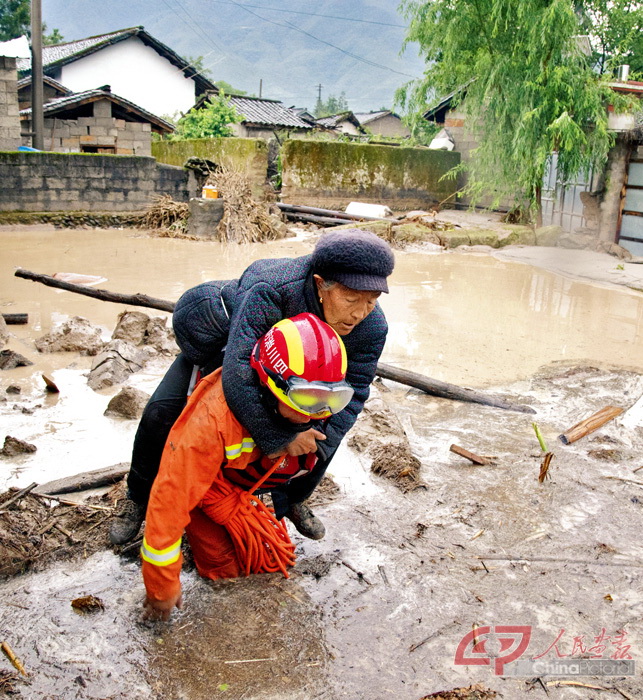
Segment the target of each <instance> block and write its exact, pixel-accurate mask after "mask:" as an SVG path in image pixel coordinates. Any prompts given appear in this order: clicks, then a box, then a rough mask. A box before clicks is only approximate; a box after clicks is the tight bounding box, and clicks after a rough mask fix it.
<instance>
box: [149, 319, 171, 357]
mask: <svg viewBox="0 0 643 700" xmlns="http://www.w3.org/2000/svg"><path fill="white" fill-rule="evenodd" d="M144 342H145V345H148V346H149V347H152V348H154V349H155V350H156V351H157V352H158V353H160V354H161V355H168V356H172V355H178V354H179V346H178V345H177V344H176V341H175V339H174V331H173V330H172V329H171V328H168V327H167V318H161V317H160V316H155V317H154V318H151V319H150V321H149V323H148V324H147V330H146V332H145V340H144Z"/></svg>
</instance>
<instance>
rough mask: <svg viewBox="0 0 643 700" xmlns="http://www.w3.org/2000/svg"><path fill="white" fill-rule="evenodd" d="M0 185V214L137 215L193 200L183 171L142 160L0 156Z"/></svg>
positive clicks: (193, 191)
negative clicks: (167, 201)
mask: <svg viewBox="0 0 643 700" xmlns="http://www.w3.org/2000/svg"><path fill="white" fill-rule="evenodd" d="M0 182H2V187H0V211H27V212H32V211H43V212H50V211H94V212H128V211H141V210H144V209H145V208H146V207H147V205H149V204H150V203H152V202H153V200H154V197H155V195H163V194H169V195H171V196H172V198H173V199H175V200H177V201H183V202H186V201H188V199H189V197H190V196H195V194H196V183H195V182H194V178H193V176H191V174H190V173H189V171H187V170H185V169H184V168H179V167H174V166H171V165H165V164H162V163H157V162H156V161H155V160H154V158H150V157H142V156H110V155H93V154H80V153H77V154H76V153H74V154H63V153H34V152H25V153H6V152H5V153H2V152H0Z"/></svg>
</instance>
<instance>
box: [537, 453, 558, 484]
mask: <svg viewBox="0 0 643 700" xmlns="http://www.w3.org/2000/svg"><path fill="white" fill-rule="evenodd" d="M553 458H554V453H553V452H548V453H547V454H546V455H545V456H544V457H543V461H542V463H541V465H540V472H539V474H538V483H540V484H542V483H543V481H545V479H551V477H550V476H549V465H550V464H551V461H552V459H553Z"/></svg>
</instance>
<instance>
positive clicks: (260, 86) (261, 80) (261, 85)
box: [259, 78, 263, 99]
mask: <svg viewBox="0 0 643 700" xmlns="http://www.w3.org/2000/svg"><path fill="white" fill-rule="evenodd" d="M262 90H263V78H259V98H260V99H261V91H262Z"/></svg>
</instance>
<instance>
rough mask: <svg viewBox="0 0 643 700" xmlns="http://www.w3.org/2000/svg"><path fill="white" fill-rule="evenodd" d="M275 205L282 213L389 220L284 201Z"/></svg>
mask: <svg viewBox="0 0 643 700" xmlns="http://www.w3.org/2000/svg"><path fill="white" fill-rule="evenodd" d="M277 206H278V207H279V209H281V211H283V212H284V213H287V212H299V213H301V214H318V215H320V216H330V217H333V218H336V219H347V220H348V221H389V219H381V218H379V217H377V216H359V215H357V214H348V213H346V212H345V211H337V210H335V209H320V208H319V207H305V206H303V205H301V204H286V203H284V202H277Z"/></svg>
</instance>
